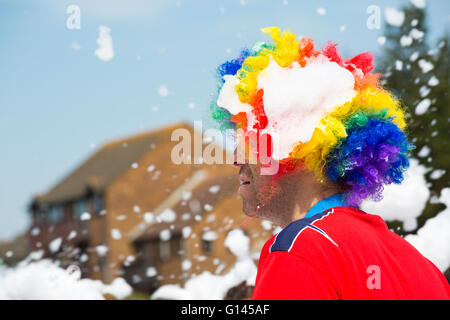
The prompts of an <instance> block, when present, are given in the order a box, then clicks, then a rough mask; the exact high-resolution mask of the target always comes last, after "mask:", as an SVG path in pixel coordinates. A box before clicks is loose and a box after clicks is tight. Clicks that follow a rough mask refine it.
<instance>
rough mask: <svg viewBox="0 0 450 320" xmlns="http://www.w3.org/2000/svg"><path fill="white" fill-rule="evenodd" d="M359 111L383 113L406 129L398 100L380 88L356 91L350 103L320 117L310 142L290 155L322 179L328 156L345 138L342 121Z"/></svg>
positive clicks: (296, 147) (402, 111) (295, 149)
mask: <svg viewBox="0 0 450 320" xmlns="http://www.w3.org/2000/svg"><path fill="white" fill-rule="evenodd" d="M361 110H364V111H369V112H371V111H372V112H374V113H376V112H377V111H381V110H386V111H387V114H386V115H387V116H388V117H390V118H392V122H393V123H395V124H396V125H397V126H398V127H399V128H400V129H401V130H404V129H405V127H406V123H405V117H404V109H403V108H402V106H401V105H400V103H399V101H398V100H396V99H395V98H394V97H393V96H392V95H391V94H390V93H389V92H387V91H384V90H383V89H381V88H377V87H369V88H367V89H365V90H363V91H360V92H358V93H357V94H356V95H355V97H354V98H353V99H352V101H350V102H347V103H345V104H343V105H341V106H338V107H336V108H335V109H334V110H333V111H332V112H330V113H328V114H327V115H326V116H324V117H323V118H322V119H321V120H320V122H319V124H318V126H317V127H316V129H315V130H314V133H313V135H312V137H311V140H309V141H308V142H306V143H302V142H300V143H299V144H298V145H296V146H295V147H294V149H293V151H292V153H291V156H292V157H293V158H294V159H299V160H303V161H304V163H305V166H306V168H308V169H309V170H312V171H314V172H316V174H317V175H318V176H319V177H323V169H324V166H325V164H326V158H327V156H328V154H329V153H330V151H331V150H332V149H333V148H334V147H336V146H337V145H338V144H339V143H340V142H341V140H342V139H343V138H345V137H346V136H347V132H346V130H345V119H347V118H348V117H349V116H351V115H352V114H353V113H355V112H356V111H361Z"/></svg>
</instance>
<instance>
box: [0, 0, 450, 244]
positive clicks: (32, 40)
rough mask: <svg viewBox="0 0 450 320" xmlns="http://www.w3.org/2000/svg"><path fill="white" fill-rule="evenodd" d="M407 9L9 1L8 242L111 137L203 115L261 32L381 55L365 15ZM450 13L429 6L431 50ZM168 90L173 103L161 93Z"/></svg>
mask: <svg viewBox="0 0 450 320" xmlns="http://www.w3.org/2000/svg"><path fill="white" fill-rule="evenodd" d="M408 3H409V2H408V1H407V0H402V1H400V0H391V1H387V0H370V1H366V0H362V1H354V0H341V1H332V0H330V1H325V0H324V1H298V0H297V1H294V0H288V1H286V0H284V1H283V0H272V1H263V0H260V1H258V0H245V1H243V0H222V1H216V0H208V1H206V0H203V1H199V0H198V1H194V0H191V1H189V0H180V1H175V0H168V1H145V0H127V1H114V0H78V1H77V0H71V1H64V0H59V1H56V0H53V1H50V0H48V1H45V0H37V1H32V0H28V1H26V0H0V46H1V47H0V87H1V90H0V135H1V137H2V139H1V140H0V177H1V180H0V239H6V238H11V237H13V236H15V235H17V234H18V233H20V232H21V231H23V230H25V228H26V226H27V224H28V217H27V214H26V205H27V204H28V202H29V201H30V199H31V197H32V195H33V194H36V193H39V192H44V191H45V190H46V189H48V188H49V187H51V186H52V185H53V184H54V183H56V182H57V181H58V180H59V179H61V178H63V177H64V176H65V175H66V174H68V173H69V171H70V170H72V169H73V168H75V167H76V166H77V165H78V164H80V163H81V162H82V161H83V160H84V159H85V158H86V157H88V156H89V155H90V154H92V153H93V152H94V151H95V150H96V148H98V147H99V146H100V145H101V144H102V143H104V142H105V141H108V140H110V139H113V138H117V137H121V136H123V135H129V134H134V133H137V132H140V131H142V130H148V129H151V128H155V127H159V126H163V125H166V124H169V123H173V122H176V121H182V120H185V121H193V120H199V119H204V118H205V117H206V112H207V107H208V104H209V100H210V97H211V94H212V93H213V92H214V90H215V87H216V83H215V79H214V68H215V67H216V66H217V65H218V64H220V63H221V62H223V61H225V60H227V59H230V58H233V57H234V56H235V55H237V54H238V52H239V50H240V49H241V48H242V47H244V46H251V45H252V44H253V43H254V42H255V41H259V40H266V39H267V38H266V37H265V36H264V35H263V34H261V33H260V31H259V30H260V28H262V27H266V26H272V25H276V26H279V27H280V28H287V29H290V30H291V31H294V32H295V33H297V34H299V35H304V36H308V37H311V38H313V39H314V40H315V43H316V46H318V47H321V46H322V45H323V44H325V42H326V41H327V40H333V41H335V42H338V43H339V47H340V51H341V52H342V53H343V55H344V56H345V55H346V56H353V55H355V54H357V53H360V52H363V51H372V52H374V53H375V54H377V53H379V52H380V50H381V47H380V45H379V44H378V42H377V37H379V36H380V35H381V34H382V29H381V30H369V29H368V28H367V27H366V20H367V18H368V15H367V14H366V8H367V7H368V6H369V5H377V6H379V7H380V9H381V12H382V13H383V12H384V9H385V8H386V7H394V8H398V9H399V8H401V6H402V5H404V4H408ZM70 4H76V5H78V6H79V7H80V10H81V28H80V29H79V30H69V29H68V28H67V27H66V20H67V18H68V17H69V15H68V14H67V13H66V9H67V7H68V5H70ZM319 7H323V8H325V10H326V14H325V15H319V14H318V13H317V9H318V8H319ZM449 9H450V2H449V1H448V0H442V1H441V0H429V1H427V8H426V10H427V13H428V28H429V33H428V36H429V38H430V40H431V43H432V44H433V43H434V42H435V40H436V38H437V37H438V36H439V35H440V34H442V32H443V31H444V29H445V28H447V30H448V26H449V13H450V10H449ZM382 22H383V21H382ZM100 25H104V26H107V27H109V28H110V29H111V33H110V34H111V36H112V39H113V45H114V54H115V56H114V58H113V59H112V60H111V61H107V62H105V61H102V60H100V59H99V58H98V57H96V56H95V55H94V51H95V50H96V49H97V47H98V46H97V43H96V39H97V37H98V33H99V31H98V28H99V26H100ZM343 25H345V30H344V31H342V30H341V26H343ZM74 43H75V47H78V50H76V49H74V45H73V44H74ZM163 84H164V85H166V86H167V88H168V89H169V95H168V96H167V97H161V96H160V95H159V94H158V88H159V87H160V86H161V85H163ZM190 103H194V104H195V107H194V108H190V107H188V104H190ZM191 107H192V104H191Z"/></svg>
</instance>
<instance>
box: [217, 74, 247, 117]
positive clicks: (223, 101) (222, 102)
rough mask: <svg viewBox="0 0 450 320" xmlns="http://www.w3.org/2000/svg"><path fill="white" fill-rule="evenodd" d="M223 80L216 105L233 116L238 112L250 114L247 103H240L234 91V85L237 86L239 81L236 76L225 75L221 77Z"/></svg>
mask: <svg viewBox="0 0 450 320" xmlns="http://www.w3.org/2000/svg"><path fill="white" fill-rule="evenodd" d="M223 80H225V83H224V84H223V86H222V89H221V90H220V93H219V98H218V99H217V105H218V106H219V107H222V108H224V109H226V110H228V111H229V112H230V113H231V114H233V115H235V114H238V113H239V112H246V113H247V114H248V113H251V110H252V106H251V105H249V104H248V103H242V102H241V101H240V100H239V96H238V94H237V92H236V90H234V88H235V87H236V85H237V84H239V79H238V78H237V77H236V76H233V75H229V74H227V75H224V76H223Z"/></svg>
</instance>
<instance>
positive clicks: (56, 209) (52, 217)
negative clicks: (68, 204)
mask: <svg viewBox="0 0 450 320" xmlns="http://www.w3.org/2000/svg"><path fill="white" fill-rule="evenodd" d="M63 218H64V211H63V208H62V206H60V205H53V206H51V207H50V213H49V215H48V220H49V222H50V223H59V222H61V221H62V220H63Z"/></svg>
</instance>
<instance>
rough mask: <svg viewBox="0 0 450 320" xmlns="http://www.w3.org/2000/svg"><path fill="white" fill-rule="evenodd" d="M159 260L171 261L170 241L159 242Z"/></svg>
mask: <svg viewBox="0 0 450 320" xmlns="http://www.w3.org/2000/svg"><path fill="white" fill-rule="evenodd" d="M159 258H160V259H161V261H167V260H169V259H170V240H168V241H160V242H159Z"/></svg>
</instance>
